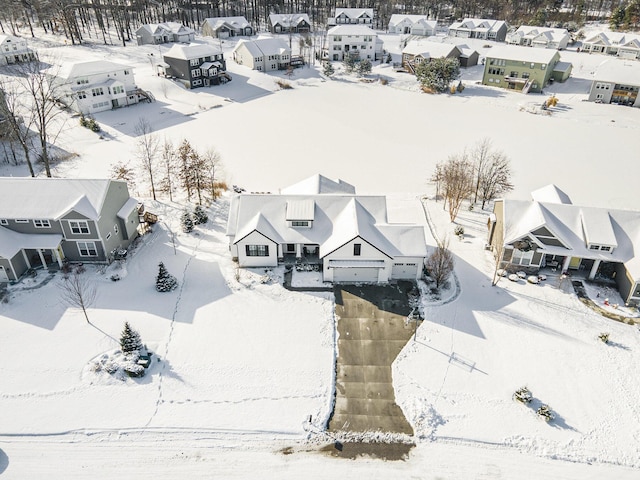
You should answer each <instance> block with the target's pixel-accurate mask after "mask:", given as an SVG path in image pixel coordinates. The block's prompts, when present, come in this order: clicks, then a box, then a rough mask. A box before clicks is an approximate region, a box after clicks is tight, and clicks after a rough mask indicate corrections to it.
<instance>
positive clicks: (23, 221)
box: [16, 218, 29, 223]
mask: <svg viewBox="0 0 640 480" xmlns="http://www.w3.org/2000/svg"><path fill="white" fill-rule="evenodd" d="M16 223H29V220H27V219H26V218H16Z"/></svg>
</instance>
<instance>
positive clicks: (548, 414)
mask: <svg viewBox="0 0 640 480" xmlns="http://www.w3.org/2000/svg"><path fill="white" fill-rule="evenodd" d="M536 413H537V414H538V415H539V416H540V417H542V418H543V419H544V421H545V422H548V421H550V420H553V419H554V418H555V415H554V414H553V410H551V407H549V405H541V406H540V408H538V410H536Z"/></svg>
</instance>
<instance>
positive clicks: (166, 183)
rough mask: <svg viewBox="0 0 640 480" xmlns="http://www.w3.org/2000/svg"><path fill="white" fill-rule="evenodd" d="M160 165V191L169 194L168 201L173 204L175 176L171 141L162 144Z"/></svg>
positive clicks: (174, 159) (174, 158) (174, 154)
mask: <svg viewBox="0 0 640 480" xmlns="http://www.w3.org/2000/svg"><path fill="white" fill-rule="evenodd" d="M160 158H161V163H162V172H163V175H162V178H161V180H160V189H161V190H162V191H163V192H166V193H168V194H169V200H170V201H172V202H173V189H174V188H175V185H174V178H175V176H176V160H177V156H176V150H175V149H174V148H173V143H171V140H166V139H165V141H164V143H163V144H162V152H161V154H160Z"/></svg>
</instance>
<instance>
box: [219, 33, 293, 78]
mask: <svg viewBox="0 0 640 480" xmlns="http://www.w3.org/2000/svg"><path fill="white" fill-rule="evenodd" d="M232 55H233V59H234V60H235V62H236V63H237V64H239V65H244V66H246V67H249V68H250V69H252V70H258V71H260V72H270V71H274V70H286V69H287V68H288V67H289V65H290V64H291V49H290V48H289V44H288V43H287V42H285V41H284V40H283V39H281V38H259V39H257V40H240V41H238V44H237V45H236V46H235V48H234V49H233V53H232Z"/></svg>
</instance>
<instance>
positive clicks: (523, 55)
mask: <svg viewBox="0 0 640 480" xmlns="http://www.w3.org/2000/svg"><path fill="white" fill-rule="evenodd" d="M556 55H559V54H558V51H557V50H552V49H546V48H529V47H520V46H515V45H509V46H505V47H493V48H492V49H491V50H489V51H488V52H487V54H486V56H487V58H500V59H504V60H515V61H522V62H534V63H546V64H547V65H548V64H550V63H551V61H552V60H553V59H554V57H555V56H556Z"/></svg>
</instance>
